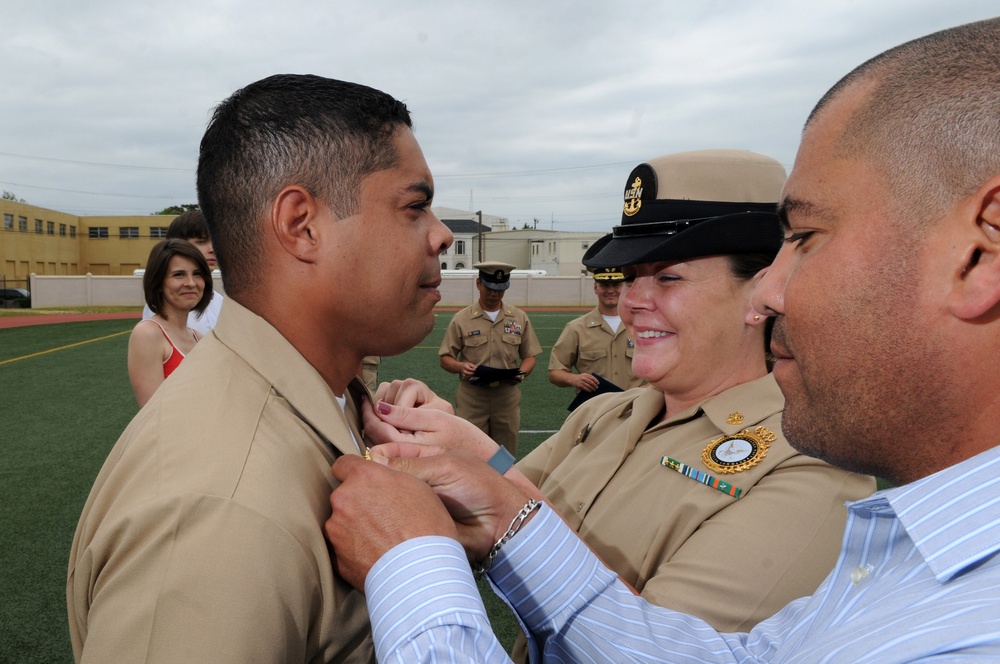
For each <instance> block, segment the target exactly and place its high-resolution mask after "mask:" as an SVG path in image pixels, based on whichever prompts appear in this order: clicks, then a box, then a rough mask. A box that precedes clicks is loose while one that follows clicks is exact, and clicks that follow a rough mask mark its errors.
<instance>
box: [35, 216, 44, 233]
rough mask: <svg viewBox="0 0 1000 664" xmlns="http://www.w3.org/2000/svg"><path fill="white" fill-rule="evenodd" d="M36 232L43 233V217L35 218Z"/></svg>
mask: <svg viewBox="0 0 1000 664" xmlns="http://www.w3.org/2000/svg"><path fill="white" fill-rule="evenodd" d="M35 232H36V233H41V232H42V220H41V219H35Z"/></svg>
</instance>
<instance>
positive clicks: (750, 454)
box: [701, 427, 778, 474]
mask: <svg viewBox="0 0 1000 664" xmlns="http://www.w3.org/2000/svg"><path fill="white" fill-rule="evenodd" d="M777 438H778V437H777V436H776V435H775V434H774V432H773V431H771V430H769V429H768V428H767V427H756V428H755V429H753V430H752V431H751V430H750V429H744V430H743V431H741V432H739V433H738V434H735V435H732V436H723V437H722V438H716V439H715V440H713V441H712V442H711V443H709V444H708V447H706V448H705V451H703V452H702V453H701V460H702V462H703V463H704V464H705V466H706V467H708V468H711V469H712V470H714V471H715V472H717V473H724V474H729V473H739V472H742V471H744V470H748V469H750V468H753V467H754V466H756V465H757V464H758V463H760V462H761V460H762V459H763V458H764V457H765V456H767V450H768V448H770V447H771V443H773V442H774V441H775V440H777Z"/></svg>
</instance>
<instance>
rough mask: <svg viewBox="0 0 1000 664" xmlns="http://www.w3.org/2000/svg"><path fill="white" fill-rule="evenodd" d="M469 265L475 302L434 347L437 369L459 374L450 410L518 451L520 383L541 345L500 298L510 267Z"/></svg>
mask: <svg viewBox="0 0 1000 664" xmlns="http://www.w3.org/2000/svg"><path fill="white" fill-rule="evenodd" d="M472 267H474V268H476V269H477V270H479V276H478V277H476V288H477V289H478V290H479V301H478V302H476V303H475V304H473V305H471V306H468V307H466V308H465V309H462V310H461V311H459V312H458V313H457V314H455V317H454V318H452V319H451V323H450V324H449V325H448V330H447V332H445V335H444V340H443V341H442V342H441V349H440V350H439V351H438V354H439V355H440V356H441V368H443V369H444V370H445V371H448V372H451V373H454V374H458V378H459V383H458V391H457V392H456V393H455V406H456V408H455V414H456V415H458V416H459V417H462V418H464V419H466V420H468V421H470V422H472V423H473V424H475V425H476V426H477V427H479V428H480V429H482V430H483V431H484V432H485V433H486V434H487V435H489V436H490V437H491V438H492V439H493V440H495V441H496V442H497V443H499V444H500V445H502V446H503V447H504V448H505V449H507V451H508V452H510V453H511V454H512V455H514V456H517V432H518V430H519V429H520V428H521V387H520V383H521V381H522V380H524V378H525V377H526V376H527V375H528V374H530V373H531V371H532V370H533V369H534V368H535V356H536V355H538V354H539V353H541V352H542V347H541V345H539V343H538V337H536V336H535V331H534V330H533V329H532V327H531V321H530V320H528V315H527V314H526V313H524V311H522V310H521V309H518V308H517V307H514V306H511V305H509V304H506V305H505V304H504V302H503V294H504V291H505V290H507V289H508V288H510V273H511V270H513V269H514V266H513V265H510V264H508V263H501V262H497V261H490V262H484V263H476V264H475V265H473V266H472ZM495 370H501V371H499V372H498V371H495ZM503 370H506V371H505V372H504V371H503Z"/></svg>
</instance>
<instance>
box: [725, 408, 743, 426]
mask: <svg viewBox="0 0 1000 664" xmlns="http://www.w3.org/2000/svg"><path fill="white" fill-rule="evenodd" d="M726 424H743V413H741V412H740V411H738V410H737V411H733V412H732V413H729V417H727V418H726Z"/></svg>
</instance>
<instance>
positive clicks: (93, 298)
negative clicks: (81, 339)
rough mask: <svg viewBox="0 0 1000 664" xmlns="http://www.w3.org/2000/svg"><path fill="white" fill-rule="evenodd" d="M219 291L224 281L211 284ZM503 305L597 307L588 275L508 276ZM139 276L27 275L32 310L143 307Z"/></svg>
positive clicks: (453, 296)
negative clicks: (28, 277)
mask: <svg viewBox="0 0 1000 664" xmlns="http://www.w3.org/2000/svg"><path fill="white" fill-rule="evenodd" d="M213 283H214V285H215V288H216V289H218V290H219V291H220V292H221V291H222V279H221V278H218V277H216V278H215V279H214V282H213ZM478 297H479V293H478V292H477V291H476V279H475V276H473V275H459V276H446V277H444V279H443V280H442V283H441V303H440V305H439V306H443V307H464V306H467V305H469V304H471V303H472V302H474V301H475V300H476V299H477V298H478ZM504 302H507V303H508V304H513V305H514V306H517V307H581V306H583V307H592V306H596V304H597V298H596V296H595V295H594V282H593V280H592V279H591V278H590V277H589V276H586V275H580V276H579V277H550V276H538V275H532V274H527V275H519V274H515V275H514V276H512V277H511V282H510V288H509V289H507V292H506V293H505V294H504ZM142 305H143V295H142V277H138V276H127V277H106V276H94V275H91V274H88V275H85V276H82V277H78V276H72V277H71V276H44V275H37V274H32V275H31V306H32V307H34V308H58V307H130V306H135V307H141V306H142Z"/></svg>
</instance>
